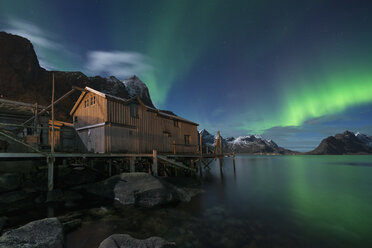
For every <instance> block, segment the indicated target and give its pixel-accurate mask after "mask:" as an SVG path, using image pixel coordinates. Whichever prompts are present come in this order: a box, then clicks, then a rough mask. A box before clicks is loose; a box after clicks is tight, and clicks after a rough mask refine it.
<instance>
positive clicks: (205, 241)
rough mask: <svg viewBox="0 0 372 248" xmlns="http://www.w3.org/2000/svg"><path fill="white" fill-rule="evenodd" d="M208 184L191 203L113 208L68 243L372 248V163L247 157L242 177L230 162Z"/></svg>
mask: <svg viewBox="0 0 372 248" xmlns="http://www.w3.org/2000/svg"><path fill="white" fill-rule="evenodd" d="M204 177H205V180H204V185H203V188H204V189H205V192H204V193H203V194H201V195H199V196H197V197H195V198H193V200H192V201H191V202H190V203H182V204H179V205H176V206H170V207H167V208H159V209H150V210H149V209H138V208H132V207H115V208H109V209H108V210H107V212H108V213H109V214H107V216H106V217H104V218H101V219H99V220H94V221H93V220H92V221H89V220H87V221H86V222H85V223H84V224H83V225H82V227H81V228H79V229H78V230H76V231H74V232H73V233H71V234H70V235H68V237H67V247H68V248H71V247H89V248H90V247H98V244H99V243H100V242H101V241H102V240H103V239H104V238H106V237H107V236H109V235H110V234H113V233H129V234H131V235H133V236H135V237H137V238H145V237H149V236H154V235H158V236H161V237H164V238H166V239H168V240H170V241H175V242H177V244H178V246H179V247H251V248H253V247H371V241H372V234H371V233H372V156H248V155H247V156H244V155H242V156H237V157H236V163H235V172H234V167H233V161H232V159H231V158H224V159H223V165H222V168H220V163H219V161H218V160H217V161H215V162H212V163H211V164H210V170H206V171H204ZM102 211H106V210H105V209H103V210H102Z"/></svg>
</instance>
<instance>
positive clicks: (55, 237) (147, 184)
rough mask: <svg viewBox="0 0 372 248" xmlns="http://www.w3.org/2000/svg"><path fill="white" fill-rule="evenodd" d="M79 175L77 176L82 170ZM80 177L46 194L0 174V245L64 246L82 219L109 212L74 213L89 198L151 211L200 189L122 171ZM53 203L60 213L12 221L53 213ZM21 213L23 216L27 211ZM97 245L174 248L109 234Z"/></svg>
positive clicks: (29, 247) (101, 209)
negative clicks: (41, 210) (30, 214)
mask: <svg viewBox="0 0 372 248" xmlns="http://www.w3.org/2000/svg"><path fill="white" fill-rule="evenodd" d="M79 173H80V175H83V173H82V172H79ZM67 174H71V173H67ZM84 174H85V177H80V178H79V180H75V181H71V182H69V181H68V180H67V181H64V182H63V184H65V185H64V187H62V188H60V189H57V190H55V191H53V192H49V193H47V192H45V191H44V190H45V189H44V188H43V186H42V185H38V183H37V180H35V178H34V180H30V179H28V180H22V178H19V177H17V175H16V174H10V173H8V174H6V173H4V174H2V175H1V176H0V189H1V191H0V233H2V236H1V237H0V247H27V248H32V247H57V248H58V247H64V237H65V235H66V234H67V233H69V232H71V231H72V230H75V229H76V228H78V227H79V226H80V225H81V223H82V220H83V219H84V218H86V217H87V216H88V217H91V218H93V219H99V218H101V217H103V216H106V215H107V214H110V210H108V209H107V208H106V207H99V208H97V207H96V208H94V207H93V208H89V207H86V206H85V208H84V209H79V208H80V207H81V204H82V203H84V202H89V201H92V200H94V201H95V202H99V203H101V204H106V205H107V206H109V207H110V206H113V205H115V204H119V205H121V206H131V207H134V208H136V207H140V208H152V207H159V206H165V205H169V204H175V203H177V202H181V201H190V200H191V197H193V196H195V195H196V194H198V193H200V192H201V189H200V185H199V183H198V182H197V181H196V180H195V179H194V178H187V181H188V183H186V184H183V185H182V186H180V185H175V184H174V183H173V182H172V183H170V182H169V181H167V179H166V178H164V179H162V178H157V177H153V176H151V175H150V174H148V173H143V172H137V173H122V174H119V175H115V176H112V177H109V178H107V179H104V180H100V181H95V180H97V179H98V178H97V177H95V176H92V175H91V172H89V171H87V172H84ZM86 175H88V176H86ZM66 185H67V186H66ZM56 205H58V206H63V209H64V211H61V212H60V213H53V212H54V211H52V215H55V216H57V217H53V218H44V219H39V220H33V221H31V222H29V223H27V224H25V225H23V226H20V223H21V221H19V219H21V218H22V217H21V216H18V220H17V216H16V217H14V215H17V212H19V211H24V210H27V209H33V208H35V209H37V208H46V209H47V208H48V207H50V209H52V210H53V206H56ZM69 209H71V210H69ZM21 215H22V214H21ZM24 215H25V216H24V217H26V215H27V211H26V212H24ZM13 219H15V220H13ZM26 219H27V218H24V219H23V221H25V220H26ZM29 219H32V217H29ZM23 224H24V223H23ZM19 226H20V227H19ZM17 227H18V228H17ZM115 245H116V246H115ZM99 247H100V248H109V247H110V248H111V247H175V244H174V243H171V242H168V241H165V240H163V239H162V238H159V237H148V238H147V239H143V240H138V239H135V238H133V237H131V236H129V235H127V234H112V236H110V237H107V239H105V240H103V241H102V243H101V245H100V246H99Z"/></svg>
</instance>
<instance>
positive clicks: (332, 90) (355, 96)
mask: <svg viewBox="0 0 372 248" xmlns="http://www.w3.org/2000/svg"><path fill="white" fill-rule="evenodd" d="M297 82H298V83H296V84H293V83H292V84H291V85H292V86H291V87H289V86H287V87H285V89H284V90H283V92H282V94H281V100H282V101H281V102H282V104H279V107H273V108H272V109H271V110H269V111H266V113H271V115H265V116H271V117H270V118H265V119H264V120H261V121H259V122H247V123H245V124H244V125H243V127H242V128H243V129H245V130H253V131H255V132H257V133H262V132H264V130H267V129H269V128H272V127H288V126H294V127H298V126H301V125H302V124H304V122H306V121H307V120H310V119H313V118H319V117H323V116H326V115H332V114H338V113H342V112H343V111H345V110H347V109H348V108H351V107H355V106H360V105H363V104H367V103H371V102H372V73H370V72H360V71H359V70H357V71H354V72H349V71H347V70H344V71H338V72H337V73H330V74H328V75H324V76H321V77H318V78H314V77H313V78H312V79H311V80H306V79H305V80H298V81H297ZM245 119H247V120H248V119H249V118H245Z"/></svg>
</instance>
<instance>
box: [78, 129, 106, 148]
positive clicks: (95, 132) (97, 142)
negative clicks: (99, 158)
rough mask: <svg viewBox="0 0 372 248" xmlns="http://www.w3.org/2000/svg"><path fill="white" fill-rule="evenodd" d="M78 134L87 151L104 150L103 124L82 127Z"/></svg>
mask: <svg viewBox="0 0 372 248" xmlns="http://www.w3.org/2000/svg"><path fill="white" fill-rule="evenodd" d="M78 134H79V136H80V139H81V141H82V142H83V144H84V145H85V148H86V150H87V151H88V152H95V153H105V152H106V143H105V126H100V127H95V128H89V129H83V130H80V131H78Z"/></svg>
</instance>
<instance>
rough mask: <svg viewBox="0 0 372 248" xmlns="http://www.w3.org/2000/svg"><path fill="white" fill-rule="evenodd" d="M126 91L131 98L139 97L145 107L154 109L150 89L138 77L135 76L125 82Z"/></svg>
mask: <svg viewBox="0 0 372 248" xmlns="http://www.w3.org/2000/svg"><path fill="white" fill-rule="evenodd" d="M123 83H124V85H125V88H126V90H127V91H128V94H129V96H130V97H133V96H138V97H139V98H140V99H141V100H142V101H143V103H144V104H145V105H148V106H150V107H154V104H153V103H152V101H151V98H150V93H149V89H148V88H147V86H146V84H145V83H144V82H142V81H141V79H139V77H137V76H136V75H133V76H131V77H129V78H127V79H124V80H123Z"/></svg>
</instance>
